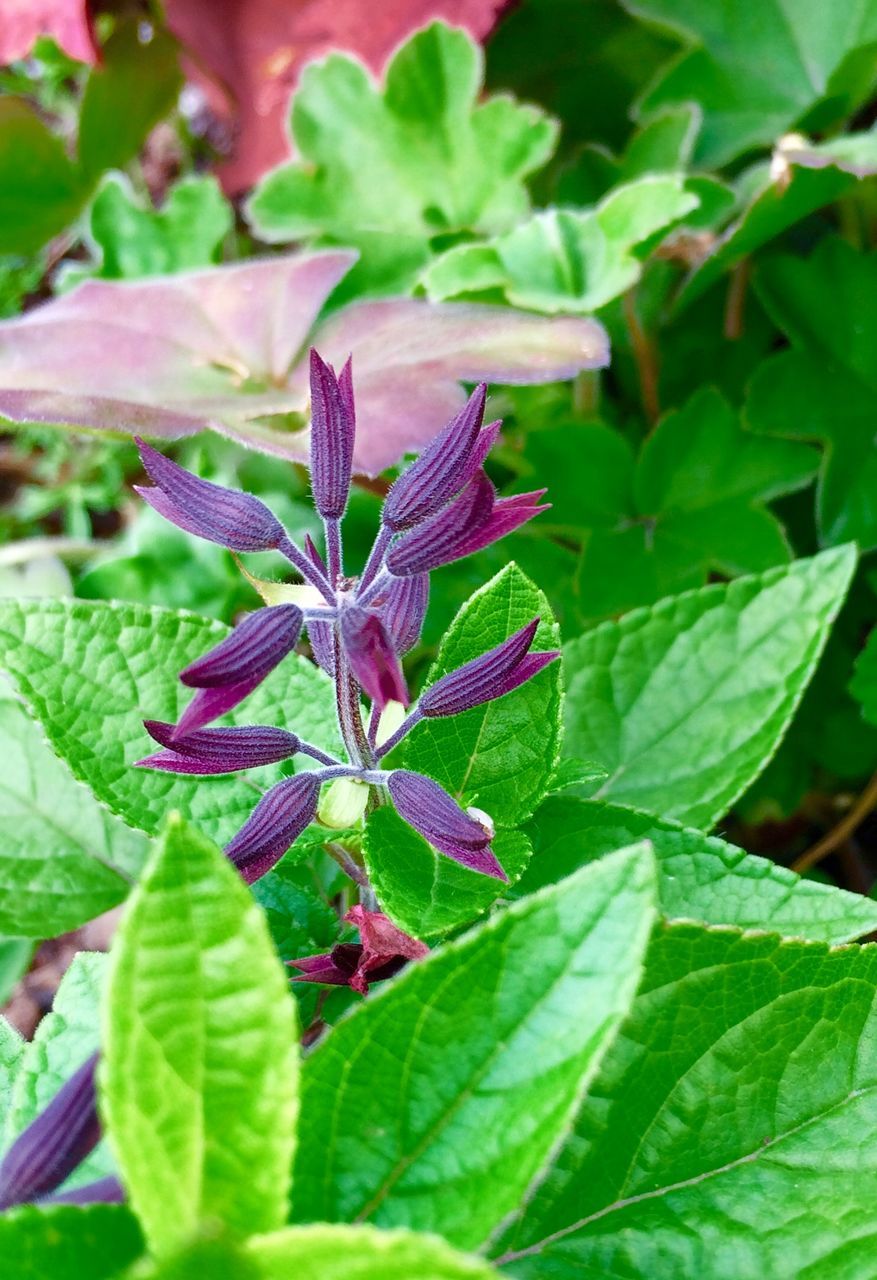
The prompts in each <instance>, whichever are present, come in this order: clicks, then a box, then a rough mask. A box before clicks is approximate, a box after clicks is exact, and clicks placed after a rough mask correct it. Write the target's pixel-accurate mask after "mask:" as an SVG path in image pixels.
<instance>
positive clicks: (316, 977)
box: [289, 904, 429, 996]
mask: <svg viewBox="0 0 877 1280" xmlns="http://www.w3.org/2000/svg"><path fill="white" fill-rule="evenodd" d="M344 919H345V920H346V921H347V922H348V923H349V924H353V925H355V926H356V928H357V929H358V930H359V936H360V937H361V939H362V942H339V943H338V944H337V945H336V946H334V947H333V948H332V950H331V951H329V952H326V953H324V954H323V955H317V956H303V957H302V958H301V959H300V960H290V961H289V964H290V965H291V966H292V967H293V968H294V969H298V970H299V973H297V974H296V975H295V978H294V981H295V982H320V983H324V984H325V985H327V986H331V987H352V988H353V990H354V991H358V992H359V994H360V995H362V996H364V995H367V994H368V989H369V983H372V982H381V981H383V980H384V978H392V977H393V976H394V974H397V973H398V972H399V970H400V969H402V968H403V967H404V966H405V965H406V964H407V963H408V961H409V960H419V959H421V957H423V956H426V955H429V947H427V946H426V945H425V944H424V943H423V942H418V940H417V939H416V938H412V937H410V935H409V934H407V933H403V932H402V930H401V929H397V928H396V926H395V925H394V924H393V922H392V921H391V920H388V919H387V917H386V916H385V915H384V914H383V912H381V911H366V909H365V907H363V906H360V905H359V904H357V905H356V906H355V907H351V908H350V910H349V911H348V912H347V915H346V916H345V917H344Z"/></svg>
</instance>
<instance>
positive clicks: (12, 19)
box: [0, 0, 97, 66]
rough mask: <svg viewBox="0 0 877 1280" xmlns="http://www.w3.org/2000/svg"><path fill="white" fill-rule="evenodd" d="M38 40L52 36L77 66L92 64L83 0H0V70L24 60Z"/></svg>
mask: <svg viewBox="0 0 877 1280" xmlns="http://www.w3.org/2000/svg"><path fill="white" fill-rule="evenodd" d="M38 36H54V38H55V40H57V42H58V44H59V45H60V46H61V48H62V49H63V50H64V52H65V53H66V54H67V55H68V56H69V57H71V58H77V59H78V60H79V61H80V62H96V61H97V53H96V50H95V47H94V42H93V40H92V32H91V22H90V19H89V13H88V5H87V4H86V3H84V0H0V66H6V64H7V63H9V62H15V61H17V60H18V59H19V58H26V57H27V55H28V54H29V53H30V51H31V49H32V48H33V45H34V41H35V40H36V39H37V37H38Z"/></svg>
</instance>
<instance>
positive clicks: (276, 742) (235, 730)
mask: <svg viewBox="0 0 877 1280" xmlns="http://www.w3.org/2000/svg"><path fill="white" fill-rule="evenodd" d="M143 723H144V725H145V726H146V731H147V733H149V735H150V737H152V738H154V739H155V741H156V742H160V743H161V745H162V746H163V747H167V748H168V750H167V751H159V752H158V753H157V754H155V755H152V756H147V757H146V758H145V759H144V760H138V761H137V764H138V765H141V766H143V767H145V768H152V769H163V770H166V771H167V772H170V773H193V774H215V773H234V772H235V771H236V770H238V769H255V768H257V767H258V766H259V765H263V764H276V763H277V762H278V761H280V760H288V759H289V757H290V756H294V755H295V754H296V752H297V751H298V750H299V747H300V746H301V743H300V742H299V739H298V738H297V737H296V736H295V734H294V733H288V732H287V730H286V729H272V728H269V727H267V726H262V725H239V726H235V727H232V728H227V729H225V728H223V729H201V730H198V731H196V732H195V733H192V734H189V735H188V736H186V737H180V735H179V731H178V729H177V726H176V725H174V724H165V723H164V722H163V721H161V720H144V722H143Z"/></svg>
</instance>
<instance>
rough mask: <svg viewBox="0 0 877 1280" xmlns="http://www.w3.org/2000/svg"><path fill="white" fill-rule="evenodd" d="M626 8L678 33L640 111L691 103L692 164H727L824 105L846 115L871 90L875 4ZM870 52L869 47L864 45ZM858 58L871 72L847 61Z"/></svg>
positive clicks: (689, 2) (738, 2)
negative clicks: (696, 127) (677, 46)
mask: <svg viewBox="0 0 877 1280" xmlns="http://www.w3.org/2000/svg"><path fill="white" fill-rule="evenodd" d="M624 5H625V8H626V9H628V10H630V12H631V13H634V14H636V15H637V16H638V17H640V18H643V19H645V20H646V21H647V22H650V23H656V24H658V25H659V26H661V27H665V28H668V29H670V30H672V31H673V33H674V34H676V35H678V36H680V37H681V38H682V39H683V40H684V41H685V42H686V44H687V45H688V50H687V51H686V52H684V53H682V54H681V55H680V56H679V57H678V58H676V59H674V60H673V61H671V62H670V63H669V64H668V65H667V67H666V69H665V70H664V72H663V74H660V75H659V76H658V79H657V82H656V83H655V84H654V85H652V86H651V88H649V89H648V90H647V91H646V93H645V95H644V97H643V98H642V99H641V101H640V108H641V110H643V111H647V112H651V111H656V110H658V109H659V108H661V107H665V106H670V105H676V104H678V103H686V102H697V103H699V104H700V106H701V108H702V109H703V113H704V122H703V129H702V132H701V135H700V138H699V140H698V145H697V149H696V152H695V158H696V160H697V161H698V162H699V163H701V164H704V165H706V166H708V167H713V166H717V165H721V164H724V163H725V162H726V161H728V160H733V159H734V157H735V156H738V155H741V154H742V153H743V152H744V151H748V150H750V149H751V148H752V147H754V146H758V145H770V144H771V143H772V142H773V141H774V140H775V139H776V138H778V137H779V136H780V135H781V134H782V133H785V131H786V130H787V129H788V128H789V127H790V126H791V125H793V124H795V123H796V122H797V121H798V120H800V119H801V118H802V117H803V116H804V115H805V114H806V113H807V112H809V111H810V110H811V109H812V108H813V107H815V106H816V105H817V104H818V103H820V102H825V100H829V102H830V105H831V110H832V115H831V117H830V118H831V119H841V118H843V117H844V116H846V115H849V114H850V113H851V112H852V111H853V110H854V108H855V107H856V106H857V105H858V104H859V103H860V102H861V101H864V100H865V99H866V98H867V97H868V95H869V93H870V90H871V84H872V80H873V73H874V69H875V51H874V43H875V42H877V4H875V3H874V0H864V3H862V4H860V5H858V6H856V9H855V11H854V12H853V11H851V10H848V9H847V8H846V7H845V6H842V5H822V4H807V5H799V6H797V7H796V6H791V7H789V6H787V5H786V4H784V3H783V0H763V3H761V4H759V5H758V6H757V8H754V7H753V6H751V5H749V4H747V3H746V0H714V3H712V4H701V3H700V2H699V0H624ZM865 46H868V48H865ZM857 51H860V52H861V55H862V57H863V60H864V62H865V63H866V64H867V67H868V70H869V72H870V74H865V73H864V69H863V68H862V67H858V66H856V64H855V62H854V59H853V57H852V55H853V54H855V53H856V52H857Z"/></svg>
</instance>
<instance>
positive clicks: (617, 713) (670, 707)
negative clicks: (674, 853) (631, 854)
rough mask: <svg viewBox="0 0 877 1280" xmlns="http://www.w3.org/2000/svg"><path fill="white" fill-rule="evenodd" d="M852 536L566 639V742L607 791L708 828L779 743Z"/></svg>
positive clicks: (819, 640) (842, 585) (839, 583)
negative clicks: (598, 772)
mask: <svg viewBox="0 0 877 1280" xmlns="http://www.w3.org/2000/svg"><path fill="white" fill-rule="evenodd" d="M855 563H856V556H855V551H854V549H853V548H851V547H848V546H847V547H838V548H835V549H833V550H831V551H824V552H822V554H821V555H818V556H814V557H813V558H812V559H809V560H797V561H795V562H794V563H793V564H791V565H789V566H788V567H787V568H785V567H783V568H778V569H771V570H769V571H768V572H767V573H764V574H760V575H754V576H752V577H748V578H738V579H737V580H736V581H734V582H731V583H729V584H728V585H715V586H708V587H703V588H701V589H700V590H699V591H689V592H685V593H684V594H683V595H681V596H672V597H670V598H669V599H667V600H662V601H661V602H660V603H659V604H657V605H654V606H653V607H652V608H650V609H636V610H634V611H633V612H632V613H629V614H627V615H626V616H625V617H624V618H622V619H621V621H620V622H606V623H603V624H602V625H601V626H599V627H596V628H595V629H594V630H593V631H590V632H587V633H586V634H585V635H584V636H581V637H580V638H579V639H578V640H573V641H572V642H571V643H570V644H568V645H567V646H566V648H565V651H564V659H565V670H566V681H567V689H568V693H567V698H566V703H565V729H566V734H565V739H564V746H565V750H566V752H567V753H568V754H569V755H572V756H578V757H580V758H581V759H585V760H589V759H592V760H596V761H598V762H599V763H600V764H602V765H604V766H605V768H606V769H607V770H608V772H609V777H608V779H607V780H606V782H605V783H603V785H602V786H601V788H600V791H599V792H598V795H599V796H600V797H601V798H605V799H611V800H614V801H617V802H619V803H622V804H629V805H632V806H634V807H635V808H639V809H645V810H646V811H648V812H649V813H656V814H659V815H660V816H662V817H669V818H676V819H677V820H678V821H680V822H684V823H686V824H687V825H689V826H694V827H705V828H706V827H709V826H711V825H712V824H713V823H714V822H716V821H717V820H718V819H719V818H720V817H721V816H722V815H723V814H724V813H725V812H727V810H728V809H729V808H730V806H731V805H732V804H733V802H734V801H735V800H736V799H737V797H738V796H739V795H741V794H742V792H743V791H744V790H745V788H746V787H747V786H748V785H749V784H750V783H751V782H752V781H753V780H754V779H755V778H756V777H757V776H758V774H759V773H760V772H761V770H762V769H763V768H764V766H765V765H766V764H767V762H768V761H769V760H770V758H771V756H772V755H773V753H774V752H775V750H776V748H777V746H778V744H779V742H780V739H781V738H782V736H783V734H784V732H785V730H786V728H787V727H788V724H789V721H790V720H791V718H792V715H793V714H794V711H795V708H796V707H797V705H798V703H799V701H800V699H801V695H802V694H803V692H804V689H805V688H806V686H807V683H808V681H809V680H810V677H811V676H812V674H813V671H814V668H815V666H816V663H817V661H818V658H819V655H820V654H821V652H822V650H823V647H824V645H825V641H826V639H827V636H828V632H829V629H830V627H831V624H832V622H833V620H834V618H835V616H836V614H837V611H838V609H839V608H840V606H841V603H842V602H843V599H844V596H845V594H846V591H847V587H848V586H849V583H850V579H851V577H852V573H853V570H854V568H855Z"/></svg>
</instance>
